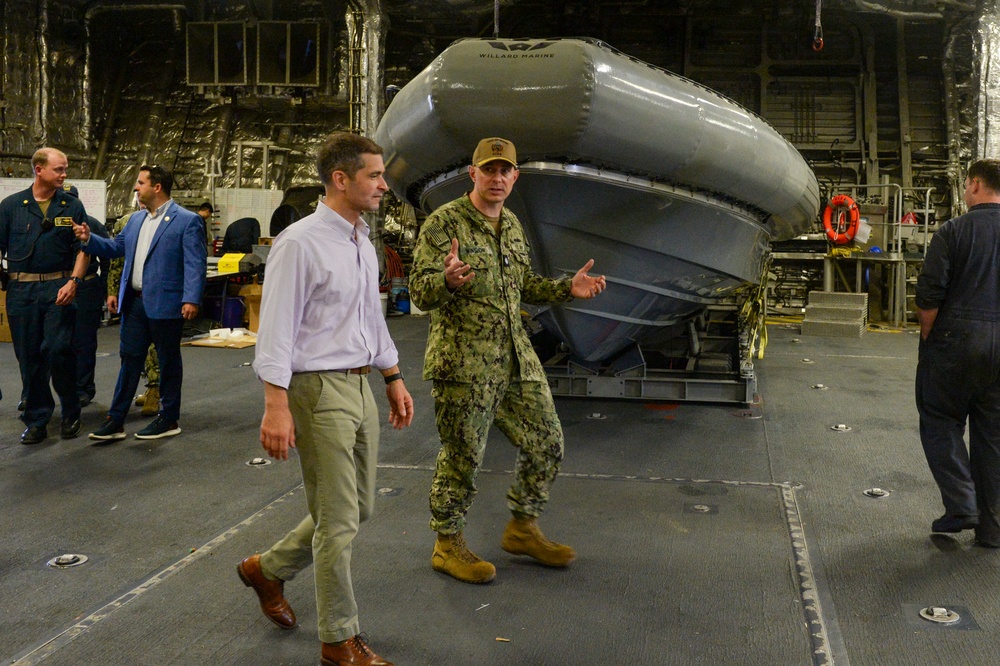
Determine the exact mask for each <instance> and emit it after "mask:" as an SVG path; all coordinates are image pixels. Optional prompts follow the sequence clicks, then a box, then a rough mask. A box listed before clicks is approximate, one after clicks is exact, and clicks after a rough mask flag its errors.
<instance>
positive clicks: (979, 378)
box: [916, 159, 1000, 548]
mask: <svg viewBox="0 0 1000 666" xmlns="http://www.w3.org/2000/svg"><path fill="white" fill-rule="evenodd" d="M963 198H964V200H965V204H966V205H967V206H968V207H969V210H968V212H967V213H965V214H964V215H960V216H958V217H956V218H954V219H952V220H949V221H947V222H945V223H944V224H942V225H941V227H940V228H939V229H938V230H937V232H936V233H935V234H934V237H933V239H932V240H931V243H930V246H929V247H928V248H927V255H926V256H925V258H924V265H923V269H922V271H921V273H920V276H919V277H918V278H917V293H916V306H917V318H918V320H919V321H920V343H919V351H918V360H917V377H916V402H917V412H918V414H919V416H920V442H921V444H922V446H923V449H924V455H925V456H926V457H927V464H928V466H929V467H930V471H931V475H932V476H933V477H934V481H935V482H937V485H938V488H939V490H940V491H941V500H942V502H943V504H944V515H943V516H941V517H940V518H938V519H937V520H935V521H934V522H933V523H932V524H931V531H933V532H950V533H956V532H961V531H962V530H967V529H972V530H975V535H976V536H975V542H976V544H977V545H979V546H983V547H986V548H1000V261H998V257H1000V160H995V159H985V160H978V161H976V162H973V163H972V164H971V165H970V166H969V170H968V172H967V175H966V178H965V191H964V195H963ZM966 422H968V424H969V445H968V448H966V444H965V439H964V436H965V424H966Z"/></svg>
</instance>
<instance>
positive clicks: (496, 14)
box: [493, 0, 500, 39]
mask: <svg viewBox="0 0 1000 666" xmlns="http://www.w3.org/2000/svg"><path fill="white" fill-rule="evenodd" d="M493 39H500V0H493Z"/></svg>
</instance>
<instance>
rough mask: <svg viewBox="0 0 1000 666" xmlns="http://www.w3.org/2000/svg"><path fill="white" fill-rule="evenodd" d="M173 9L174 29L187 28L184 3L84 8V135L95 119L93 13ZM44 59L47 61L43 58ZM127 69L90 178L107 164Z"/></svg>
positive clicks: (120, 77) (88, 136) (112, 107)
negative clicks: (93, 106) (91, 28)
mask: <svg viewBox="0 0 1000 666" xmlns="http://www.w3.org/2000/svg"><path fill="white" fill-rule="evenodd" d="M155 10H158V11H170V12H173V14H174V31H175V32H178V33H179V32H180V31H181V30H183V29H184V19H183V18H182V16H181V12H182V11H183V12H185V13H187V5H183V4H172V5H166V4H160V5H158V4H121V3H119V4H97V5H94V6H92V7H89V8H88V9H87V11H86V12H84V19H83V30H84V35H85V37H84V63H83V117H82V118H81V124H82V125H83V128H82V135H83V136H85V137H87V139H88V140H89V139H90V137H91V123H92V122H93V120H92V118H91V111H90V110H91V108H92V106H91V99H92V97H93V83H92V78H93V77H92V76H91V66H90V59H91V48H90V43H91V39H90V22H91V20H93V19H94V17H96V16H98V15H100V14H103V13H105V12H126V11H127V12H135V11H146V12H148V11H155ZM43 62H45V61H44V60H43ZM126 70H127V65H123V66H122V69H121V71H120V72H119V79H118V81H117V83H116V85H115V89H114V91H113V93H112V94H113V95H114V99H113V100H112V103H111V108H110V109H109V110H108V118H107V123H106V124H105V127H104V133H103V135H102V137H101V140H100V143H99V144H98V146H97V158H96V160H95V161H94V167H93V169H92V170H91V176H90V177H91V178H97V177H98V175H99V174H100V172H101V169H102V168H104V160H105V158H106V157H107V152H108V146H109V145H110V141H111V135H112V133H113V132H114V121H115V118H116V116H117V115H118V103H119V100H120V98H121V93H122V87H123V85H124V78H125V72H126Z"/></svg>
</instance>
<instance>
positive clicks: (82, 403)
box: [80, 395, 93, 407]
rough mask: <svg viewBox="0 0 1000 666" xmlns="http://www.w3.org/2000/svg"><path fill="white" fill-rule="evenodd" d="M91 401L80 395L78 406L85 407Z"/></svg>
mask: <svg viewBox="0 0 1000 666" xmlns="http://www.w3.org/2000/svg"><path fill="white" fill-rule="evenodd" d="M92 400H93V398H91V397H90V396H88V395H81V396H80V406H81V407H86V406H87V405H89V404H90V403H91V401H92Z"/></svg>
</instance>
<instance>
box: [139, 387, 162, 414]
mask: <svg viewBox="0 0 1000 666" xmlns="http://www.w3.org/2000/svg"><path fill="white" fill-rule="evenodd" d="M144 395H145V399H144V400H143V401H142V415H143V416H156V415H157V414H159V413H160V387H158V386H148V387H146V393H145V394H144Z"/></svg>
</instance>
